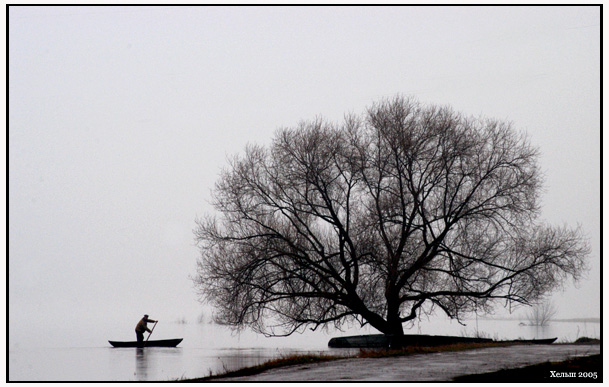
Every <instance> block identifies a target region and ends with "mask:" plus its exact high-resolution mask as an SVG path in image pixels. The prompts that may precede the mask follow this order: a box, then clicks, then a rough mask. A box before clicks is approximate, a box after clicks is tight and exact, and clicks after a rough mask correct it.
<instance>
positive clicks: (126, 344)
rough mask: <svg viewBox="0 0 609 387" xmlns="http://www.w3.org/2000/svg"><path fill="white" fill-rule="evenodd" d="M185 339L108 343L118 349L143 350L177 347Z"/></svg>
mask: <svg viewBox="0 0 609 387" xmlns="http://www.w3.org/2000/svg"><path fill="white" fill-rule="evenodd" d="M182 340H183V339H167V340H148V341H143V342H139V343H138V342H137V341H111V340H108V342H109V343H110V344H111V345H112V346H113V347H116V348H143V347H176V346H177V345H178V344H180V343H181V342H182Z"/></svg>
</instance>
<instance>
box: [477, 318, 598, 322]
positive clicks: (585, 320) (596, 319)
mask: <svg viewBox="0 0 609 387" xmlns="http://www.w3.org/2000/svg"><path fill="white" fill-rule="evenodd" d="M478 319H479V320H491V321H492V320H495V321H524V320H527V319H526V317H522V318H520V317H497V318H492V317H482V316H478ZM550 321H552V322H581V323H600V322H601V318H600V317H581V318H556V319H554V318H553V319H551V320H550Z"/></svg>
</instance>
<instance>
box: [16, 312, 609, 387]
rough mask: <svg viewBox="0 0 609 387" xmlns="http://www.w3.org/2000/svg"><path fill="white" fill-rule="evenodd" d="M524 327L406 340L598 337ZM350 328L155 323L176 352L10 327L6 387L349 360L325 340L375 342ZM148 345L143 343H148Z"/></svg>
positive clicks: (72, 330) (118, 330)
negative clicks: (271, 330) (324, 356)
mask: <svg viewBox="0 0 609 387" xmlns="http://www.w3.org/2000/svg"><path fill="white" fill-rule="evenodd" d="M525 322H526V321H524V320H522V321H521V320H486V319H478V320H477V321H476V320H468V321H465V322H464V323H465V324H466V325H465V326H464V325H461V324H459V323H457V322H455V321H449V320H446V319H443V318H437V319H433V320H429V321H421V322H420V323H418V324H415V325H414V326H412V327H411V328H410V329H407V331H406V333H407V334H433V335H463V336H476V335H478V336H481V337H487V338H493V339H499V340H503V339H519V338H522V339H534V338H538V339H539V338H550V337H557V338H558V341H559V342H560V341H562V342H572V341H574V340H575V339H577V338H578V337H581V336H587V337H595V338H599V337H600V323H598V322H561V321H553V322H551V324H550V325H549V326H547V327H535V326H527V325H522V324H524V323H525ZM377 333H378V332H377V331H376V330H374V329H370V328H369V327H366V328H365V329H358V328H356V327H351V328H348V329H346V330H345V331H344V332H340V331H335V330H329V331H315V332H314V331H310V330H306V331H304V332H303V333H302V334H299V333H296V334H293V335H292V336H288V337H284V338H267V337H264V336H262V335H258V334H255V333H253V332H251V331H249V330H244V331H241V332H240V333H235V332H232V331H231V330H229V329H228V328H226V327H223V326H219V325H215V324H195V323H186V324H180V323H176V322H166V323H163V322H160V323H159V324H157V326H156V328H155V330H154V332H153V334H152V337H151V340H152V339H168V338H183V339H184V340H183V342H182V343H181V344H180V345H179V346H178V347H177V348H142V349H138V348H113V347H111V346H110V344H109V343H108V340H119V341H123V340H124V341H131V340H134V339H135V334H134V333H133V327H131V326H130V325H129V326H124V327H119V326H116V325H115V324H111V325H107V324H104V323H103V322H94V323H92V324H90V325H88V326H83V325H78V326H73V327H69V326H67V325H66V326H64V327H63V328H62V329H59V330H57V331H56V332H54V334H51V335H49V334H46V332H44V331H38V332H36V331H29V330H28V329H25V327H24V329H20V328H15V327H13V328H12V330H11V334H10V336H9V359H8V360H9V362H8V364H9V380H10V381H164V380H177V379H182V378H196V377H203V376H208V375H210V374H218V373H222V372H225V371H228V370H235V369H240V368H244V367H248V366H252V365H256V364H260V363H263V362H265V361H267V360H270V359H275V358H278V357H281V356H284V355H290V354H302V353H307V352H313V353H320V352H324V353H332V354H349V353H354V352H356V351H357V350H353V349H351V350H350V349H332V348H328V346H327V344H328V341H329V340H330V338H332V337H337V336H350V335H359V334H377ZM146 337H147V336H146Z"/></svg>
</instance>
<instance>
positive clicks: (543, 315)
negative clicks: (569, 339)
mask: <svg viewBox="0 0 609 387" xmlns="http://www.w3.org/2000/svg"><path fill="white" fill-rule="evenodd" d="M556 313H558V309H556V306H555V305H554V304H553V303H552V302H550V301H543V302H539V303H536V304H534V305H532V306H531V310H529V312H528V313H527V319H528V320H529V325H534V326H547V325H548V324H550V320H551V319H552V318H554V316H556Z"/></svg>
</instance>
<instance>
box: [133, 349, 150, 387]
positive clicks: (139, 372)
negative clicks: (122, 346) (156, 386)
mask: <svg viewBox="0 0 609 387" xmlns="http://www.w3.org/2000/svg"><path fill="white" fill-rule="evenodd" d="M135 377H136V378H137V380H148V358H147V357H146V351H145V348H136V349H135Z"/></svg>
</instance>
